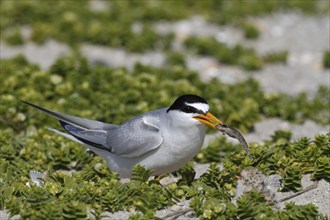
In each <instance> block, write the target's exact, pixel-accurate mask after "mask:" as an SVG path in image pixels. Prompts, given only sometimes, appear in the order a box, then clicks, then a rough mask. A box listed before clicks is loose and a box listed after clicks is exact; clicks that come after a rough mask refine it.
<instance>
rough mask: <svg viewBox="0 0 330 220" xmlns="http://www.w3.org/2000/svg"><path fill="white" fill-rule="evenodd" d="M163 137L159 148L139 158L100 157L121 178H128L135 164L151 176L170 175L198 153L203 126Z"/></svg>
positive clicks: (111, 155) (202, 138) (203, 130)
mask: <svg viewBox="0 0 330 220" xmlns="http://www.w3.org/2000/svg"><path fill="white" fill-rule="evenodd" d="M173 134H175V135H173ZM163 135H164V136H163V138H164V141H163V142H162V144H161V146H160V147H159V148H157V149H155V150H152V151H150V152H148V153H146V154H144V155H142V156H140V157H136V158H129V157H122V156H117V155H114V154H111V153H108V154H106V155H104V151H103V156H102V157H103V158H104V159H105V160H106V161H107V164H108V165H109V166H110V168H111V170H113V171H115V172H118V173H119V174H120V176H121V177H122V178H126V177H130V173H131V169H132V167H133V166H135V165H137V164H140V165H142V166H144V167H146V168H148V169H151V170H153V171H154V173H153V175H160V174H165V173H170V172H173V171H176V170H178V169H179V168H181V167H182V166H184V165H185V164H186V163H187V162H189V161H190V160H192V159H193V157H194V156H195V155H196V154H197V153H198V152H199V150H200V149H201V147H202V145H203V142H204V138H205V126H204V125H201V126H195V127H192V128H190V129H188V131H186V132H185V133H184V134H181V133H179V132H173V131H171V132H170V133H169V134H166V133H165V134H163ZM96 153H98V152H96ZM99 155H100V154H99Z"/></svg>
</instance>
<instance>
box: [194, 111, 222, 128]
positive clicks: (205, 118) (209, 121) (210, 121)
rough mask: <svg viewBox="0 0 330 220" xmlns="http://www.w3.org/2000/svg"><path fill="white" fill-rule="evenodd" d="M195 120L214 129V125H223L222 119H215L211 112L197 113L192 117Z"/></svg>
mask: <svg viewBox="0 0 330 220" xmlns="http://www.w3.org/2000/svg"><path fill="white" fill-rule="evenodd" d="M194 118H195V119H196V120H198V121H200V122H202V123H203V124H206V125H208V126H210V127H211V128H214V129H216V127H215V126H217V125H224V124H223V122H222V121H220V120H219V119H217V118H216V117H215V116H214V115H212V114H211V113H209V112H208V113H206V114H205V115H198V116H195V117H194Z"/></svg>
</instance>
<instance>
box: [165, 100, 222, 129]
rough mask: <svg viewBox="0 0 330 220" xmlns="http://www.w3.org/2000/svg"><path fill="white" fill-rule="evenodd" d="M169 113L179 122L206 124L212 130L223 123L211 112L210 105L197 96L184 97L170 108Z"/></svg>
mask: <svg viewBox="0 0 330 220" xmlns="http://www.w3.org/2000/svg"><path fill="white" fill-rule="evenodd" d="M167 113H170V114H173V115H175V117H177V119H178V120H179V121H181V120H184V121H186V122H192V123H194V124H200V123H203V124H206V125H208V126H210V127H212V128H215V126H216V125H219V124H220V125H223V123H222V122H221V121H220V120H219V119H217V118H216V117H214V116H213V115H212V114H211V113H210V112H209V104H208V103H207V102H206V100H205V99H203V98H202V97H199V96H197V95H190V94H188V95H183V96H180V97H179V98H177V99H176V100H175V101H174V103H173V104H172V105H171V106H170V107H169V108H168V110H167Z"/></svg>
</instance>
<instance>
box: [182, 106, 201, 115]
mask: <svg viewBox="0 0 330 220" xmlns="http://www.w3.org/2000/svg"><path fill="white" fill-rule="evenodd" d="M181 111H183V112H186V113H198V114H203V115H204V114H205V112H203V111H202V110H199V109H197V108H195V107H193V106H190V105H185V106H184V107H183V109H181Z"/></svg>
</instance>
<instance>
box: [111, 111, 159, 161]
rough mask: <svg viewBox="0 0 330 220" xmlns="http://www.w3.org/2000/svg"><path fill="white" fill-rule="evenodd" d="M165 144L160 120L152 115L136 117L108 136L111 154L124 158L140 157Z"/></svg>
mask: <svg viewBox="0 0 330 220" xmlns="http://www.w3.org/2000/svg"><path fill="white" fill-rule="evenodd" d="M162 142H163V138H162V136H161V134H160V132H159V118H158V117H154V116H153V115H151V114H146V115H142V116H141V117H136V118H134V119H133V120H130V121H128V122H126V123H125V124H123V125H121V126H120V127H118V128H117V129H114V130H112V131H110V132H109V133H108V134H107V145H108V146H111V152H112V153H114V154H117V155H121V156H124V157H138V156H141V155H143V154H145V153H147V152H148V151H151V150H153V149H156V148H158V147H159V146H160V145H161V143H162Z"/></svg>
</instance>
